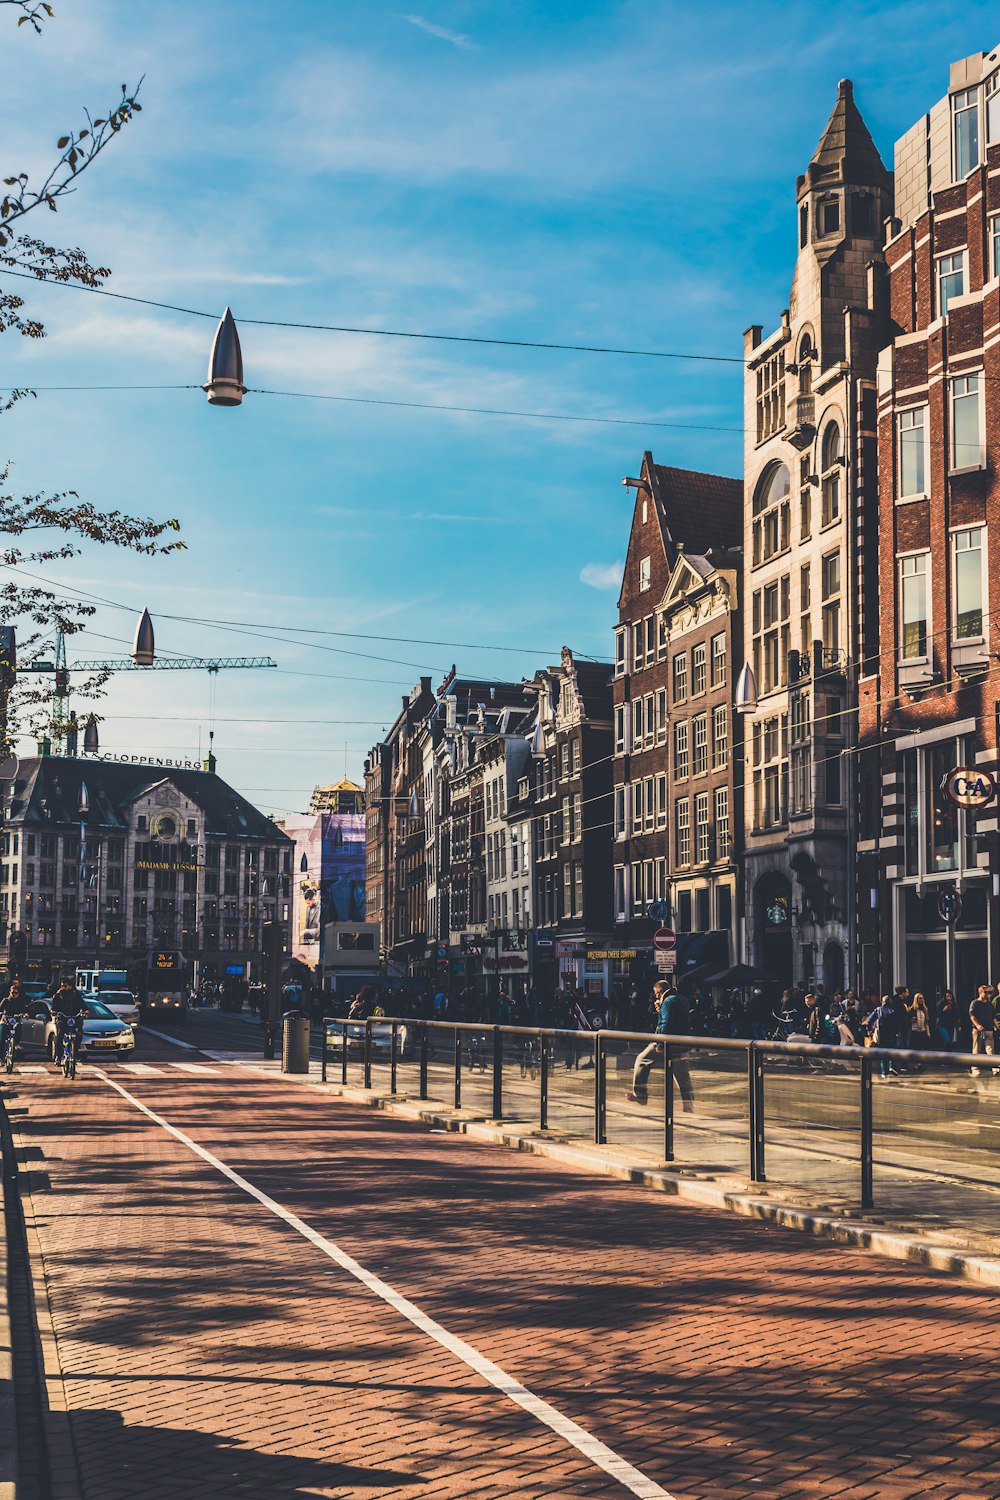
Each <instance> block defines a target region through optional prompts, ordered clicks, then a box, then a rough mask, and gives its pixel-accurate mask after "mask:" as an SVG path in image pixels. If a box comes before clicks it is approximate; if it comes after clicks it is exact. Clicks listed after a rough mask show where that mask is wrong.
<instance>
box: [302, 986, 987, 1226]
mask: <svg viewBox="0 0 1000 1500" xmlns="http://www.w3.org/2000/svg"><path fill="white" fill-rule="evenodd" d="M650 1047H652V1048H653V1049H654V1053H653V1067H654V1068H655V1075H656V1079H657V1086H656V1089H655V1091H654V1092H655V1093H656V1095H657V1097H656V1100H655V1103H656V1105H657V1106H658V1108H657V1109H656V1110H655V1111H652V1112H651V1111H650V1110H649V1108H648V1106H647V1105H646V1104H645V1103H644V1102H643V1101H641V1100H640V1099H636V1098H634V1097H633V1096H632V1095H631V1093H630V1094H629V1095H625V1091H624V1089H623V1087H622V1083H623V1081H626V1080H627V1082H629V1083H630V1082H631V1076H632V1069H633V1068H634V1064H635V1059H636V1057H637V1056H638V1054H639V1053H640V1052H641V1051H643V1050H644V1049H649V1048H650ZM581 1058H582V1059H583V1062H582V1064H581ZM352 1065H353V1066H354V1068H355V1069H360V1071H361V1076H362V1080H363V1084H364V1087H365V1088H366V1089H371V1088H372V1086H373V1082H372V1080H373V1077H374V1075H375V1071H376V1069H379V1070H382V1069H387V1070H388V1080H387V1081H388V1086H389V1092H390V1093H391V1094H396V1093H398V1092H400V1086H401V1081H402V1084H403V1090H402V1091H403V1092H404V1093H406V1094H408V1095H409V1096H410V1097H412V1096H413V1094H414V1093H415V1094H416V1097H417V1098H419V1099H421V1100H429V1099H434V1100H437V1101H439V1102H440V1103H442V1104H445V1105H448V1106H451V1107H454V1108H455V1109H461V1108H463V1106H464V1107H465V1108H469V1109H472V1110H473V1111H475V1112H477V1113H481V1114H482V1116H483V1117H484V1118H488V1119H492V1120H505V1119H506V1120H510V1121H517V1122H519V1123H523V1124H525V1125H528V1126H530V1127H532V1128H536V1129H538V1130H540V1131H551V1132H553V1133H556V1134H558V1135H559V1136H561V1137H568V1138H573V1137H576V1138H579V1139H589V1140H591V1141H593V1142H594V1143H595V1144H596V1145H607V1144H608V1143H609V1113H610V1114H611V1116H612V1118H613V1122H614V1135H615V1138H616V1139H615V1144H618V1143H619V1141H621V1142H623V1143H625V1144H632V1145H633V1146H635V1147H636V1149H637V1150H638V1151H639V1152H640V1154H642V1155H644V1156H646V1157H648V1156H649V1155H650V1154H652V1155H654V1156H655V1157H656V1158H658V1159H659V1160H662V1161H664V1162H674V1161H677V1160H682V1161H685V1162H690V1163H691V1164H692V1165H693V1166H695V1167H699V1166H701V1167H705V1166H708V1167H709V1168H711V1169H712V1170H713V1171H715V1172H718V1171H729V1172H734V1171H740V1172H742V1173H744V1174H745V1175H747V1176H748V1177H749V1179H750V1181H751V1182H754V1183H764V1182H766V1181H767V1180H768V1161H769V1159H771V1158H773V1159H774V1163H775V1172H774V1175H773V1180H777V1181H785V1182H789V1181H798V1180H799V1179H804V1180H806V1181H808V1182H809V1184H810V1185H811V1186H813V1187H814V1186H815V1184H816V1182H817V1181H822V1182H823V1184H824V1187H826V1188H829V1187H830V1183H831V1181H833V1180H834V1179H836V1180H835V1184H834V1188H830V1191H831V1192H833V1195H834V1196H840V1197H841V1198H843V1197H844V1196H847V1197H850V1198H851V1199H853V1200H855V1201H857V1202H858V1203H860V1206H861V1207H862V1208H864V1209H870V1208H872V1207H873V1206H874V1179H875V1168H876V1165H878V1166H879V1168H880V1170H881V1169H884V1170H885V1174H886V1175H885V1177H884V1178H882V1182H883V1184H885V1186H886V1194H887V1197H889V1198H892V1197H893V1196H894V1192H893V1191H892V1190H893V1188H894V1187H895V1185H897V1184H901V1183H908V1184H909V1185H910V1187H911V1188H912V1187H919V1185H920V1183H921V1182H924V1183H925V1184H926V1182H928V1181H933V1182H935V1183H940V1182H941V1181H942V1180H943V1181H947V1180H948V1179H949V1174H951V1177H953V1178H954V1179H955V1180H956V1181H958V1182H960V1183H961V1184H962V1185H963V1189H968V1190H971V1191H975V1190H981V1189H982V1190H986V1191H988V1192H990V1193H993V1194H996V1193H1000V1149H998V1148H1000V1056H998V1057H997V1058H995V1059H994V1058H992V1057H983V1056H979V1055H976V1056H973V1055H971V1054H968V1053H949V1052H915V1051H900V1050H896V1049H884V1048H877V1047H871V1048H863V1047H844V1046H838V1047H834V1046H813V1045H812V1044H809V1043H797V1042H768V1041H744V1040H737V1039H731V1038H721V1037H662V1036H655V1037H654V1036H651V1035H650V1034H648V1033H643V1032H632V1031H597V1032H583V1031H562V1030H559V1029H555V1028H548V1027H541V1028H538V1027H524V1026H490V1025H482V1024H477V1023H475V1022H456V1021H424V1020H410V1019H406V1018H403V1017H392V1016H385V1017H381V1016H376V1017H372V1018H371V1019H369V1020H367V1021H364V1022H360V1021H359V1022H349V1021H347V1022H345V1021H343V1020H340V1019H338V1018H334V1017H328V1018H325V1019H324V1021H323V1023H322V1054H321V1070H322V1077H323V1080H324V1081H326V1080H327V1079H328V1077H329V1075H330V1073H331V1071H333V1070H336V1072H337V1073H338V1074H339V1078H340V1082H341V1083H342V1084H347V1083H348V1082H350V1081H351V1067H352ZM994 1066H995V1068H996V1074H994ZM591 1069H592V1070H593V1076H592V1078H591V1079H580V1078H579V1075H580V1074H581V1073H583V1072H585V1071H586V1072H589V1071H590V1070H591ZM567 1074H569V1075H570V1078H569V1079H567ZM883 1077H885V1079H886V1081H887V1083H890V1084H894V1085H896V1086H897V1087H896V1088H893V1089H889V1090H888V1091H887V1092H886V1093H885V1094H883V1093H880V1092H879V1091H876V1090H875V1089H874V1087H873V1085H874V1083H875V1082H876V1081H877V1080H879V1081H880V1080H881V1079H882V1078H883ZM660 1080H662V1084H661V1082H660ZM899 1086H901V1088H899ZM678 1094H680V1104H681V1110H680V1111H678V1098H677V1096H678ZM463 1095H464V1097H463ZM970 1096H971V1099H972V1103H971V1104H970ZM876 1097H877V1098H878V1099H879V1100H880V1101H882V1100H883V1099H884V1100H885V1101H886V1103H885V1105H884V1106H883V1105H882V1103H881V1102H880V1104H879V1106H878V1107H876V1103H875V1100H876ZM679 1115H680V1119H679ZM555 1117H557V1118H555ZM654 1121H655V1124H654ZM681 1126H683V1136H684V1139H683V1145H682V1146H681V1145H680V1143H679V1133H680V1127H681ZM880 1150H881V1155H880ZM831 1164H833V1169H831ZM895 1196H898V1194H896V1195H895ZM919 1202H920V1200H919V1198H918V1200H917V1206H918V1207H919ZM903 1207H905V1204H904V1205H903ZM910 1211H911V1212H912V1209H911V1210H910Z"/></svg>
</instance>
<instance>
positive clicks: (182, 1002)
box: [129, 948, 189, 1021]
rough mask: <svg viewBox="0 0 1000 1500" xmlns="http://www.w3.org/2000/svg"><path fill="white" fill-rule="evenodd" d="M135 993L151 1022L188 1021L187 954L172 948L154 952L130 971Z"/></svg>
mask: <svg viewBox="0 0 1000 1500" xmlns="http://www.w3.org/2000/svg"><path fill="white" fill-rule="evenodd" d="M129 974H130V976H131V978H132V988H133V989H134V990H135V993H136V996H137V998H138V1000H139V1005H140V1007H141V1008H142V1012H143V1015H144V1016H145V1017H146V1018H147V1019H148V1020H154V1019H155V1018H156V1017H158V1016H159V1017H163V1018H164V1019H166V1018H168V1017H172V1018H173V1019H175V1020H177V1021H184V1020H186V1019H187V1011H188V990H189V976H188V964H187V960H186V959H185V957H184V955H183V953H179V952H177V951H176V949H172V948H154V949H152V950H151V951H150V952H149V953H147V954H146V957H145V958H144V959H143V960H141V961H140V962H139V963H137V964H134V965H133V966H132V968H131V969H130V970H129Z"/></svg>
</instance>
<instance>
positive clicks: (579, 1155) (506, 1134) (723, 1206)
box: [233, 1059, 1000, 1287]
mask: <svg viewBox="0 0 1000 1500" xmlns="http://www.w3.org/2000/svg"><path fill="white" fill-rule="evenodd" d="M233 1061H234V1062H235V1059H234V1060H233ZM236 1066H240V1067H245V1068H248V1069H250V1070H251V1071H254V1072H257V1073H260V1074H261V1075H262V1076H264V1077H267V1078H273V1077H274V1076H275V1075H274V1073H273V1072H271V1071H269V1070H268V1069H265V1068H258V1067H255V1066H254V1064H253V1063H250V1062H242V1061H240V1062H236ZM278 1076H279V1077H284V1076H286V1075H283V1074H282V1075H278ZM288 1076H289V1077H293V1076H294V1077H297V1081H298V1082H300V1083H305V1084H311V1085H312V1087H314V1088H317V1089H322V1090H323V1091H324V1092H327V1093H330V1094H333V1095H334V1097H337V1098H343V1099H347V1100H349V1101H350V1102H351V1103H355V1104H368V1105H370V1106H371V1108H373V1109H381V1110H384V1111H385V1113H386V1114H391V1115H395V1116H397V1117H398V1118H400V1119H404V1120H412V1121H414V1122H416V1123H420V1124H425V1125H431V1126H433V1127H434V1128H436V1129H438V1130H445V1131H447V1132H449V1133H450V1134H456V1135H465V1136H468V1137H469V1139H470V1140H476V1141H483V1142H484V1143H486V1144H488V1145H493V1146H505V1147H507V1148H509V1149H511V1150H514V1151H526V1152H528V1153H529V1154H531V1155H532V1156H541V1157H545V1158H547V1159H548V1160H550V1161H557V1162H562V1163H563V1164H564V1165H566V1166H571V1167H577V1168H580V1169H582V1170H585V1171H590V1172H597V1173H599V1174H601V1175H602V1176H605V1177H614V1178H617V1179H618V1180H619V1181H621V1182H629V1183H632V1185H633V1186H635V1187H642V1188H647V1189H650V1190H652V1191H653V1192H659V1193H667V1194H669V1195H670V1196H671V1197H675V1198H677V1199H679V1200H680V1201H681V1202H683V1203H690V1204H692V1205H693V1206H696V1207H698V1208H708V1209H714V1210H721V1211H722V1212H725V1213H732V1214H739V1215H740V1216H742V1217H743V1218H748V1219H756V1220H758V1221H759V1222H761V1223H765V1224H774V1225H776V1226H778V1227H780V1228H783V1229H795V1230H797V1231H798V1232H799V1233H801V1234H811V1235H815V1236H816V1237H817V1238H819V1239H826V1240H831V1241H833V1242H834V1243H835V1244H839V1245H847V1246H850V1247H852V1248H853V1249H858V1250H868V1251H870V1252H871V1253H873V1254H876V1255H883V1256H885V1257H887V1258H888V1259H891V1260H902V1261H907V1262H908V1263H909V1264H910V1265H917V1266H923V1267H924V1268H925V1269H927V1270H932V1271H943V1272H946V1273H947V1274H949V1275H952V1276H961V1277H963V1278H964V1279H965V1280H967V1281H975V1282H978V1283H979V1284H980V1285H982V1286H994V1287H1000V1256H998V1257H992V1256H988V1255H980V1254H975V1253H972V1252H969V1251H965V1250H962V1249H959V1248H957V1247H956V1246H953V1245H948V1244H946V1243H941V1242H935V1241H933V1240H929V1239H926V1238H924V1237H923V1236H921V1235H918V1234H908V1233H906V1232H905V1231H903V1230H896V1229H886V1228H883V1227H882V1226H880V1225H877V1224H872V1223H869V1222H865V1221H864V1220H854V1219H848V1218H846V1217H843V1216H841V1215H838V1214H830V1213H822V1212H819V1211H816V1210H812V1209H808V1208H802V1207H799V1206H797V1205H794V1204H789V1203H781V1202H779V1201H776V1200H775V1199H773V1198H770V1197H766V1196H762V1195H761V1194H759V1193H754V1192H746V1191H740V1190H737V1189H729V1188H724V1187H719V1186H716V1185H714V1184H712V1183H708V1182H703V1181H697V1180H695V1179H693V1178H691V1177H689V1176H687V1175H685V1174H684V1172H683V1170H674V1171H672V1170H671V1169H670V1168H669V1167H642V1166H635V1165H630V1164H629V1163H628V1162H627V1161H624V1160H622V1159H621V1158H620V1157H616V1156H615V1154H614V1153H612V1152H609V1151H607V1150H606V1149H604V1148H601V1147H596V1146H595V1147H590V1148H588V1147H583V1146H573V1145H569V1144H567V1143H566V1142H564V1141H559V1140H550V1139H548V1138H546V1137H544V1136H539V1135H535V1134H532V1133H529V1132H527V1131H523V1130H519V1129H516V1128H514V1127H511V1126H504V1125H502V1124H491V1123H489V1122H488V1121H485V1120H482V1119H471V1118H468V1117H466V1116H463V1115H461V1114H455V1113H452V1112H442V1111H441V1109H440V1106H437V1107H435V1105H434V1104H433V1103H432V1102H431V1101H426V1102H420V1101H413V1100H407V1099H402V1098H399V1097H394V1096H393V1095H391V1094H378V1093H376V1092H375V1091H374V1090H369V1089H358V1088H352V1087H351V1086H350V1085H348V1086H347V1087H346V1088H345V1087H344V1085H343V1084H340V1083H332V1082H330V1081H329V1080H328V1081H327V1082H326V1083H325V1084H324V1083H323V1082H322V1081H321V1080H320V1079H319V1078H317V1077H311V1076H309V1075H305V1074H299V1075H288Z"/></svg>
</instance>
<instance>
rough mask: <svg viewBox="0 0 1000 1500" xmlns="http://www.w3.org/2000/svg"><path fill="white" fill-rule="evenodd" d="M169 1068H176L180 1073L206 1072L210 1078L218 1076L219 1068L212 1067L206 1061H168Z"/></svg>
mask: <svg viewBox="0 0 1000 1500" xmlns="http://www.w3.org/2000/svg"><path fill="white" fill-rule="evenodd" d="M167 1066H168V1067H169V1068H176V1069H177V1070H178V1072H180V1073H204V1074H205V1075H206V1076H207V1077H209V1078H218V1076H219V1070H218V1068H210V1067H208V1066H207V1065H206V1064H205V1063H175V1062H172V1063H168V1064H167Z"/></svg>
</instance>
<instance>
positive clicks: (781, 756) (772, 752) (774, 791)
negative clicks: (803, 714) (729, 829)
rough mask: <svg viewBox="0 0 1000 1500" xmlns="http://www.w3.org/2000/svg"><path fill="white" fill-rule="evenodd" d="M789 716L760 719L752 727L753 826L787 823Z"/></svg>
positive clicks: (769, 826)
mask: <svg viewBox="0 0 1000 1500" xmlns="http://www.w3.org/2000/svg"><path fill="white" fill-rule="evenodd" d="M787 749H788V719H787V716H786V715H784V714H782V715H781V716H780V717H779V716H778V715H774V716H773V717H772V718H769V719H758V720H757V721H756V723H755V724H754V726H753V766H754V825H755V827H757V828H773V827H774V826H775V825H777V824H779V823H782V822H784V818H785V803H786V800H787V785H786V781H787V775H788V762H787V759H786V756H787Z"/></svg>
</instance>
